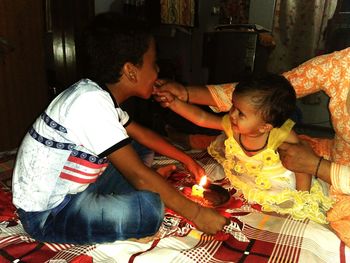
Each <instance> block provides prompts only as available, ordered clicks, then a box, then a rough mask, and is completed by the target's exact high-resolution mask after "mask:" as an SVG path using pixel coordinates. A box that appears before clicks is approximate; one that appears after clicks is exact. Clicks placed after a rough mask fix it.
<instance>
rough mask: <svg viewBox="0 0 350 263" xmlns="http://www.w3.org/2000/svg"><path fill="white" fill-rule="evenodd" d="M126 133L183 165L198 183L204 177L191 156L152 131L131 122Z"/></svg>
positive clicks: (202, 171)
mask: <svg viewBox="0 0 350 263" xmlns="http://www.w3.org/2000/svg"><path fill="white" fill-rule="evenodd" d="M126 131H127V133H128V135H129V136H130V137H131V138H133V139H135V140H136V141H137V142H139V143H140V144H142V145H144V146H146V147H148V148H149V149H152V150H153V151H155V152H157V153H159V154H161V155H165V156H167V157H170V158H172V159H175V160H178V161H179V162H181V163H183V164H184V166H185V167H186V168H187V169H188V170H189V172H190V173H191V174H193V175H194V176H195V177H196V180H198V181H199V180H200V178H201V177H202V176H203V175H204V173H205V171H204V169H203V168H202V167H201V166H200V165H199V164H198V163H197V162H196V161H195V160H193V159H192V157H191V156H189V155H187V154H186V153H185V152H183V151H181V150H179V149H178V148H176V147H175V146H173V145H171V144H170V143H169V142H168V141H166V140H165V139H164V138H163V137H162V136H160V135H159V134H157V133H155V132H154V131H152V130H150V129H148V128H146V127H143V126H141V125H140V124H138V123H136V122H133V121H132V122H131V123H130V124H129V125H128V126H127V127H126Z"/></svg>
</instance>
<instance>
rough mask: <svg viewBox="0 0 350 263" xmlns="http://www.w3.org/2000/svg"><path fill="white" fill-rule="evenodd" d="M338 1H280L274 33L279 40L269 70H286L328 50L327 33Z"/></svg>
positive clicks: (277, 5)
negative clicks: (327, 27) (328, 24)
mask: <svg viewBox="0 0 350 263" xmlns="http://www.w3.org/2000/svg"><path fill="white" fill-rule="evenodd" d="M336 6H337V0H277V1H276V7H275V17H274V26H273V30H272V34H273V37H274V40H275V42H276V47H275V49H274V50H273V51H272V52H271V55H270V59H269V63H268V70H269V71H271V72H274V73H282V72H284V71H287V70H290V69H292V68H294V67H296V66H298V65H300V64H301V63H303V62H305V61H306V60H308V59H310V58H312V57H315V56H317V55H319V54H322V53H323V52H324V48H325V38H324V35H325V34H324V33H325V29H326V26H327V23H328V20H329V19H330V18H331V17H332V16H333V14H334V11H335V9H336Z"/></svg>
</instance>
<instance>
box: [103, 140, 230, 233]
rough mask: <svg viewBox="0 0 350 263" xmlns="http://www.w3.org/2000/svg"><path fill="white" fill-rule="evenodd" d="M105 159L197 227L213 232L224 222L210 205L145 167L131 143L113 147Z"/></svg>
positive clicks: (132, 181)
mask: <svg viewBox="0 0 350 263" xmlns="http://www.w3.org/2000/svg"><path fill="white" fill-rule="evenodd" d="M108 159H109V160H110V161H111V162H112V164H113V165H114V166H115V167H116V168H117V169H118V170H119V171H120V172H121V173H122V174H123V175H124V176H125V177H126V179H127V180H128V181H129V182H130V183H131V184H132V185H133V186H134V187H135V188H136V189H138V190H147V191H151V192H154V193H158V194H159V195H160V198H161V199H162V201H163V202H164V203H165V206H166V207H168V208H170V209H171V210H173V211H175V212H177V213H179V214H180V215H182V216H184V217H186V218H187V219H189V220H190V221H192V222H193V223H194V224H195V225H196V226H197V227H198V229H199V230H201V231H203V232H205V233H208V234H215V233H216V232H217V231H220V230H222V228H223V226H224V225H225V223H226V219H225V218H224V217H223V216H221V215H219V214H218V213H217V212H216V211H215V210H214V209H209V208H205V207H200V206H199V205H198V204H196V203H194V202H193V201H191V200H189V199H188V198H186V197H184V196H183V195H182V194H180V193H179V192H178V191H177V190H176V189H175V187H173V186H172V185H170V184H169V183H167V182H166V181H165V180H164V178H162V176H161V175H160V174H158V173H156V172H155V171H153V170H152V169H150V168H149V167H146V166H145V165H144V164H143V163H142V161H141V160H140V158H139V157H138V155H137V154H136V152H135V151H134V150H133V148H132V147H131V145H126V146H124V147H122V148H120V149H118V150H116V151H114V152H113V153H111V154H110V155H108Z"/></svg>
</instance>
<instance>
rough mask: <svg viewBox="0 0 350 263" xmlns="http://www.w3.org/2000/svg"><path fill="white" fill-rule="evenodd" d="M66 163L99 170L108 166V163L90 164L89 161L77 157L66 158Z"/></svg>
mask: <svg viewBox="0 0 350 263" xmlns="http://www.w3.org/2000/svg"><path fill="white" fill-rule="evenodd" d="M68 161H69V162H72V163H77V164H80V165H83V166H86V167H89V168H92V169H100V168H101V167H106V166H107V165H108V163H102V164H97V163H92V162H90V161H89V160H85V159H81V158H79V157H76V156H71V155H70V156H69V157H68Z"/></svg>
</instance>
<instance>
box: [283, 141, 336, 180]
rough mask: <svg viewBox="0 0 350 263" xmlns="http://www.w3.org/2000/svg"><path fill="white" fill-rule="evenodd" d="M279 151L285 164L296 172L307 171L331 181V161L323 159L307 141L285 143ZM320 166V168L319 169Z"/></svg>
mask: <svg viewBox="0 0 350 263" xmlns="http://www.w3.org/2000/svg"><path fill="white" fill-rule="evenodd" d="M278 151H279V153H280V157H281V160H282V163H283V165H284V166H285V167H286V168H287V169H289V170H291V171H294V172H296V173H307V174H311V175H314V176H315V175H316V173H317V177H318V178H320V179H322V180H323V181H325V182H327V183H332V182H331V176H330V174H331V162H330V161H328V160H325V159H322V160H321V163H320V165H319V166H318V163H319V161H320V158H321V157H320V156H318V155H317V154H316V153H315V152H314V151H313V150H312V148H311V147H310V145H309V144H308V143H307V142H305V141H300V143H298V144H291V143H283V144H282V145H281V146H280V147H279V148H278ZM317 167H318V169H317Z"/></svg>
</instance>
